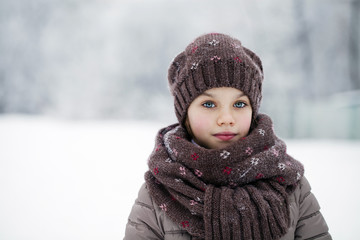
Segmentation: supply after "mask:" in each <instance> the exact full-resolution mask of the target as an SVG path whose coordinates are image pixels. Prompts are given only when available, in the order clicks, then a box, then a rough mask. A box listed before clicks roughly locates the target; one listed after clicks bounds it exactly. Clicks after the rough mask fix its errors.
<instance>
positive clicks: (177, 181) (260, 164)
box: [145, 114, 304, 240]
mask: <svg viewBox="0 0 360 240" xmlns="http://www.w3.org/2000/svg"><path fill="white" fill-rule="evenodd" d="M257 122H258V124H257V126H256V127H255V128H254V129H253V130H252V131H251V132H250V134H249V135H248V136H247V137H244V138H242V139H241V140H238V141H237V142H235V143H233V144H230V145H229V146H227V147H226V148H223V149H205V148H203V147H200V146H198V145H196V144H194V143H192V142H191V141H189V136H188V134H187V132H186V130H185V129H184V128H183V127H181V126H180V125H178V124H175V125H171V126H169V127H167V128H164V129H161V130H160V131H159V133H158V135H157V137H156V146H155V149H154V151H153V152H152V154H151V155H150V158H149V161H148V165H149V171H148V172H146V174H145V180H146V182H147V186H148V189H149V193H150V195H151V197H152V198H153V200H154V201H155V203H156V204H157V205H158V206H159V207H160V208H161V209H162V211H164V212H165V214H166V215H167V216H168V217H169V218H170V219H171V220H172V221H174V222H175V223H177V224H179V225H180V226H181V227H182V228H184V229H185V230H186V231H187V232H188V233H189V234H190V235H191V236H192V237H193V239H206V240H210V239H214V240H220V239H229V240H230V239H279V238H280V237H281V236H283V235H285V233H286V232H287V230H288V228H289V222H290V219H289V218H290V217H289V214H290V213H289V205H288V195H289V194H290V193H291V192H293V191H294V190H295V187H296V185H297V183H298V181H299V180H300V179H301V177H302V176H303V173H304V169H303V166H302V164H301V163H300V162H298V161H296V160H295V159H293V158H292V157H290V156H289V155H288V154H287V153H286V145H285V143H284V142H283V141H281V140H280V139H279V138H277V137H276V136H275V134H274V131H273V125H272V122H271V119H270V118H269V117H268V116H266V115H264V114H259V115H258V118H257Z"/></svg>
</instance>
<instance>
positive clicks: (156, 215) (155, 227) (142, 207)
mask: <svg viewBox="0 0 360 240" xmlns="http://www.w3.org/2000/svg"><path fill="white" fill-rule="evenodd" d="M128 239H129V240H132V239H154V240H160V239H161V240H162V239H164V240H165V239H169V240H170V239H171V240H172V239H173V240H178V239H179V240H180V239H181V240H187V239H190V235H189V234H188V233H187V232H186V231H185V230H184V229H181V228H180V226H178V225H176V224H175V223H174V222H173V221H171V220H170V219H169V218H168V216H166V215H165V213H164V211H162V210H161V209H160V207H159V206H158V205H157V204H156V203H155V202H154V201H153V200H152V198H151V196H150V194H149V191H148V188H147V186H146V183H144V184H143V185H142V186H141V188H140V190H139V193H138V198H137V199H136V200H135V203H134V205H133V208H132V210H131V212H130V216H129V219H128V223H127V225H126V230H125V238H124V240H128Z"/></svg>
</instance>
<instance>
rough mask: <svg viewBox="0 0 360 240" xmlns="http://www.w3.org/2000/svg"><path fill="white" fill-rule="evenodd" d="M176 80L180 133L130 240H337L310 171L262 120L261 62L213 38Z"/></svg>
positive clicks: (164, 153)
mask: <svg viewBox="0 0 360 240" xmlns="http://www.w3.org/2000/svg"><path fill="white" fill-rule="evenodd" d="M168 80H169V86H170V90H171V93H172V95H173V96H174V102H175V112H176V116H177V118H178V120H179V123H177V124H174V125H171V126H169V127H166V128H164V129H161V130H160V131H159V133H158V135H157V137H156V144H155V149H154V151H153V152H152V154H151V156H150V158H149V161H148V165H149V171H148V172H147V173H146V174H145V184H144V185H143V186H142V188H141V189H140V192H139V196H138V199H137V200H136V202H135V204H134V206H133V208H132V211H131V213H130V216H129V221H128V224H127V226H126V233H125V238H124V239H126V240H136V239H179V240H180V239H206V240H210V239H213V240H219V239H246V240H249V239H331V236H330V234H329V233H328V227H327V225H326V222H325V220H324V218H323V216H322V215H321V213H320V211H319V209H320V206H319V204H318V202H317V200H316V198H315V196H314V195H313V194H312V193H311V192H310V185H309V183H308V181H307V180H306V179H305V177H304V168H303V166H302V164H301V163H300V162H298V161H296V160H295V159H293V158H292V157H291V156H289V155H288V154H287V153H286V145H285V143H284V142H283V141H282V140H280V139H279V138H277V137H276V135H275V133H274V128H273V125H272V122H271V119H270V117H268V116H266V115H264V114H259V113H258V110H259V107H260V101H261V98H262V94H261V89H262V81H263V69H262V64H261V61H260V58H259V57H258V56H257V55H256V54H255V53H253V52H252V51H250V50H249V49H247V48H245V47H244V46H242V45H241V43H240V41H238V40H237V39H234V38H232V37H230V36H227V35H224V34H206V35H203V36H200V37H198V38H197V39H195V41H194V42H192V43H191V44H190V45H189V46H187V48H186V49H185V51H184V52H182V53H180V54H179V55H178V56H177V57H176V58H175V59H174V61H173V63H172V64H171V66H170V68H169V73H168Z"/></svg>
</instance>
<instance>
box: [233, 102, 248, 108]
mask: <svg viewBox="0 0 360 240" xmlns="http://www.w3.org/2000/svg"><path fill="white" fill-rule="evenodd" d="M245 106H246V104H245V103H244V102H236V103H234V107H236V108H243V107H245Z"/></svg>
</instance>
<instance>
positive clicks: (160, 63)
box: [0, 0, 360, 240]
mask: <svg viewBox="0 0 360 240" xmlns="http://www.w3.org/2000/svg"><path fill="white" fill-rule="evenodd" d="M359 25H360V0H351V1H344V0H317V1H313V0H287V1H284V0H224V1H218V0H197V1H193V0H171V1H169V0H106V1H104V0H51V1H49V0H15V1H14V0H0V240H29V239H30V240H31V239H34V240H35V239H36V240H41V239H69V240H75V239H122V237H123V234H124V228H125V224H126V222H127V217H128V214H129V212H130V209H131V206H132V204H133V203H134V200H135V198H136V196H137V192H138V189H139V187H140V186H141V184H142V183H143V175H144V173H145V171H146V169H147V165H146V162H147V158H148V156H149V154H150V152H151V150H152V148H153V144H154V138H155V134H156V132H157V131H158V129H159V128H160V127H163V126H165V125H168V124H171V123H173V122H174V121H175V115H174V111H173V104H172V99H171V96H170V94H169V92H168V89H167V76H166V74H167V69H168V66H169V64H170V62H171V61H172V59H173V58H174V57H175V56H176V55H177V54H178V53H179V52H180V51H182V50H183V49H184V47H185V46H186V45H187V44H188V43H189V42H191V41H192V40H193V39H194V38H195V37H197V36H198V35H200V34H203V33H208V32H223V33H227V34H230V35H232V36H234V37H236V38H239V39H240V40H241V42H242V43H243V45H244V46H246V47H248V48H250V49H252V50H254V51H255V52H256V53H257V54H258V55H259V56H260V57H261V59H262V61H263V65H264V71H265V80H264V85H263V102H262V106H261V109H260V111H261V112H264V113H267V114H269V115H270V116H271V117H272V119H273V120H274V123H275V129H276V132H277V134H278V135H279V136H280V137H281V138H284V139H287V140H286V142H287V144H288V152H289V153H290V154H291V155H293V156H294V157H295V158H296V159H299V160H300V161H301V162H303V163H304V164H305V168H306V175H307V177H308V179H309V180H310V183H311V184H312V187H313V192H314V193H315V195H316V196H317V198H318V200H319V202H320V204H321V206H322V212H323V214H324V216H325V218H326V220H327V222H328V224H329V226H330V231H331V233H332V235H333V237H334V239H341V240H342V239H345V240H347V239H350V240H353V239H354V240H355V239H357V238H358V234H357V232H358V230H359V229H360V222H359V217H358V216H360V204H359V202H360V191H359V187H358V186H357V183H358V178H357V176H358V172H359V167H360V166H359V165H360V163H359V160H360V157H359V156H360V124H359V122H360V70H359V69H360V31H359Z"/></svg>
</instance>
